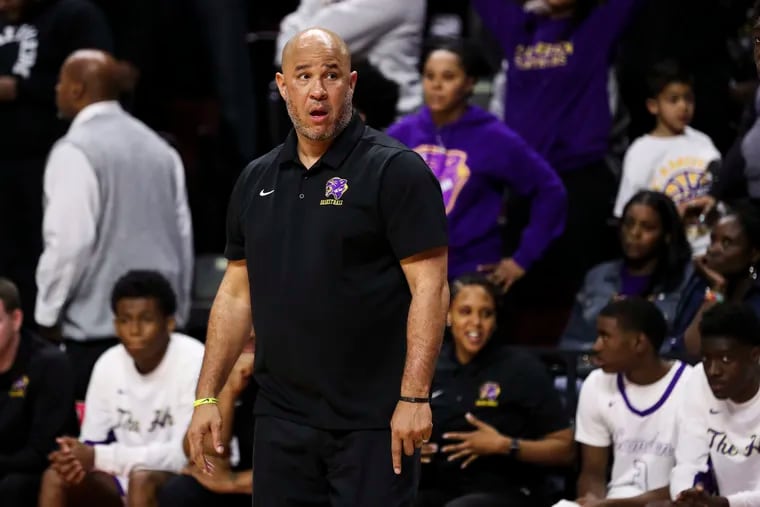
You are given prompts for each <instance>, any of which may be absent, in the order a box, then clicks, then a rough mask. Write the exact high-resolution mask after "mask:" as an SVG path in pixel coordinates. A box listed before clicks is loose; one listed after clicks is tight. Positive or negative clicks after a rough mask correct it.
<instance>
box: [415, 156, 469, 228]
mask: <svg viewBox="0 0 760 507" xmlns="http://www.w3.org/2000/svg"><path fill="white" fill-rule="evenodd" d="M414 151H416V152H417V153H419V154H420V156H421V157H422V158H423V160H425V163H427V165H428V167H430V169H431V170H432V171H433V174H435V177H436V178H438V182H439V183H440V184H441V191H442V192H443V203H444V205H445V206H446V214H447V215H448V214H449V213H451V210H453V209H454V205H455V204H456V201H457V197H459V192H461V191H462V188H464V185H465V183H467V180H468V179H469V178H470V168H469V167H467V153H465V152H464V151H462V150H446V149H445V148H442V147H441V146H435V145H431V144H423V145H421V146H418V147H417V148H415V149H414Z"/></svg>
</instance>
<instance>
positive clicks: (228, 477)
mask: <svg viewBox="0 0 760 507" xmlns="http://www.w3.org/2000/svg"><path fill="white" fill-rule="evenodd" d="M206 459H208V460H209V461H210V462H211V463H212V465H213V466H214V468H213V471H212V472H211V473H203V472H201V471H200V470H199V469H198V467H194V466H192V465H190V466H187V467H185V469H184V470H182V473H183V474H185V475H190V476H192V477H193V478H195V480H196V481H198V483H199V484H200V485H201V486H203V487H204V488H206V489H207V490H209V491H212V492H214V493H219V494H222V495H224V494H229V493H234V492H235V472H233V471H232V470H231V469H230V467H229V464H228V463H227V462H226V461H224V460H220V459H215V458H214V457H209V458H206Z"/></svg>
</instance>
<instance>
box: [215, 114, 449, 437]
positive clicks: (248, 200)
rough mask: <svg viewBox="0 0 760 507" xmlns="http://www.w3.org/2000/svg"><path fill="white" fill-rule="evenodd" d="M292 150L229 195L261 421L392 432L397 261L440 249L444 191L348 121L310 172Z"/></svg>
mask: <svg viewBox="0 0 760 507" xmlns="http://www.w3.org/2000/svg"><path fill="white" fill-rule="evenodd" d="M296 144H297V141H296V136H295V133H294V132H292V131H291V133H290V135H289V136H288V139H287V140H286V142H285V143H284V144H283V145H281V146H279V147H277V148H275V149H274V150H273V151H271V152H270V153H268V154H267V155H264V156H263V157H261V158H259V159H257V160H255V161H254V162H252V163H251V164H250V165H249V166H248V167H247V168H246V169H245V170H244V171H243V173H242V174H241V176H240V178H239V180H238V182H237V184H236V186H235V189H234V190H233V193H232V198H231V201H230V207H229V212H228V218H227V247H226V250H225V255H226V256H227V258H228V259H231V260H239V259H246V262H247V265H248V276H249V278H250V285H251V300H252V306H253V314H254V317H253V321H254V327H255V329H256V364H255V370H254V371H255V373H254V375H255V378H256V381H257V382H258V384H259V388H260V391H259V396H258V400H257V402H256V409H255V410H256V414H257V415H272V416H276V417H282V418H287V419H289V420H293V421H295V422H299V423H301V424H307V425H310V426H313V427H318V428H324V429H374V428H383V429H387V428H388V425H389V421H390V417H391V415H392V413H393V409H394V407H395V405H396V402H397V400H398V396H399V394H400V393H399V391H400V385H401V375H402V371H403V367H404V360H405V357H406V320H407V314H408V310H409V303H410V301H411V293H410V290H409V286H408V283H407V281H406V278H405V276H404V272H403V271H402V269H401V265H400V263H399V261H400V260H402V259H405V258H407V257H410V256H412V255H415V254H418V253H420V252H423V251H426V250H430V249H432V248H436V247H443V246H446V245H447V224H446V215H445V211H444V207H443V199H442V197H441V189H440V186H439V184H438V181H437V180H436V178H435V176H434V175H433V174H432V172H431V171H430V169H429V168H428V167H427V165H426V164H425V163H424V162H423V160H422V159H421V158H420V157H419V156H418V155H417V154H416V153H414V152H413V151H411V150H409V149H408V148H406V147H405V146H403V145H402V144H400V143H398V142H397V141H395V140H393V139H391V138H389V137H388V136H386V135H384V134H382V133H380V132H378V131H375V130H373V129H371V128H368V127H365V126H364V125H363V123H362V122H361V120H360V119H359V118H358V116H357V115H354V117H353V119H352V120H351V123H350V124H349V125H348V126H347V127H346V129H345V130H344V131H343V132H342V133H341V134H340V135H339V136H338V137H337V138H336V140H335V142H334V143H333V145H332V146H331V147H330V149H329V150H328V151H327V152H326V153H325V154H324V156H322V158H321V159H320V161H319V162H317V164H315V165H314V166H313V167H312V168H311V169H309V170H306V169H305V168H304V167H303V165H302V164H301V163H300V162H299V160H298V155H297V151H296Z"/></svg>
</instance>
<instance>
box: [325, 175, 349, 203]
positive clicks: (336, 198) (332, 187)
mask: <svg viewBox="0 0 760 507" xmlns="http://www.w3.org/2000/svg"><path fill="white" fill-rule="evenodd" d="M346 192H348V180H346V179H343V178H337V177H336V178H330V179H329V180H327V184H326V185H325V197H327V198H328V199H322V200H321V201H319V205H320V206H343V200H342V199H343V194H345V193H346ZM329 197H332V199H329Z"/></svg>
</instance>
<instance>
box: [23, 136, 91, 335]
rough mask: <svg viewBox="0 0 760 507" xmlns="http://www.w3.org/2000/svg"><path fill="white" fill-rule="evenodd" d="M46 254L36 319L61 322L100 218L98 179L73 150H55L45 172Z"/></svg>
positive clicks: (64, 146)
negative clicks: (65, 304)
mask: <svg viewBox="0 0 760 507" xmlns="http://www.w3.org/2000/svg"><path fill="white" fill-rule="evenodd" d="M44 198H45V202H46V205H45V215H44V218H43V223H42V234H43V239H44V242H45V249H44V251H43V252H42V256H41V257H40V261H39V264H38V265H37V287H38V293H37V305H36V309H35V312H34V317H35V320H36V321H37V323H38V324H40V325H41V326H44V327H53V326H55V325H56V324H57V323H58V320H59V318H60V313H61V310H62V308H63V305H64V303H65V302H66V300H67V299H68V297H69V295H70V293H71V290H72V287H73V286H74V285H75V284H76V283H77V282H78V280H79V278H80V277H81V275H82V273H83V272H84V270H85V268H86V267H87V265H88V262H89V255H88V253H89V252H90V251H91V250H92V246H93V244H94V243H95V238H96V236H97V223H98V217H99V216H100V211H101V205H100V193H99V190H98V180H97V178H96V177H95V172H94V170H93V169H92V166H91V165H90V163H89V161H88V160H87V157H86V156H85V155H84V153H82V151H81V150H79V149H78V148H76V147H74V146H73V145H70V144H67V143H63V144H59V145H57V146H56V147H55V148H53V151H52V152H51V153H50V158H49V160H48V163H47V167H46V168H45V177H44Z"/></svg>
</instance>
